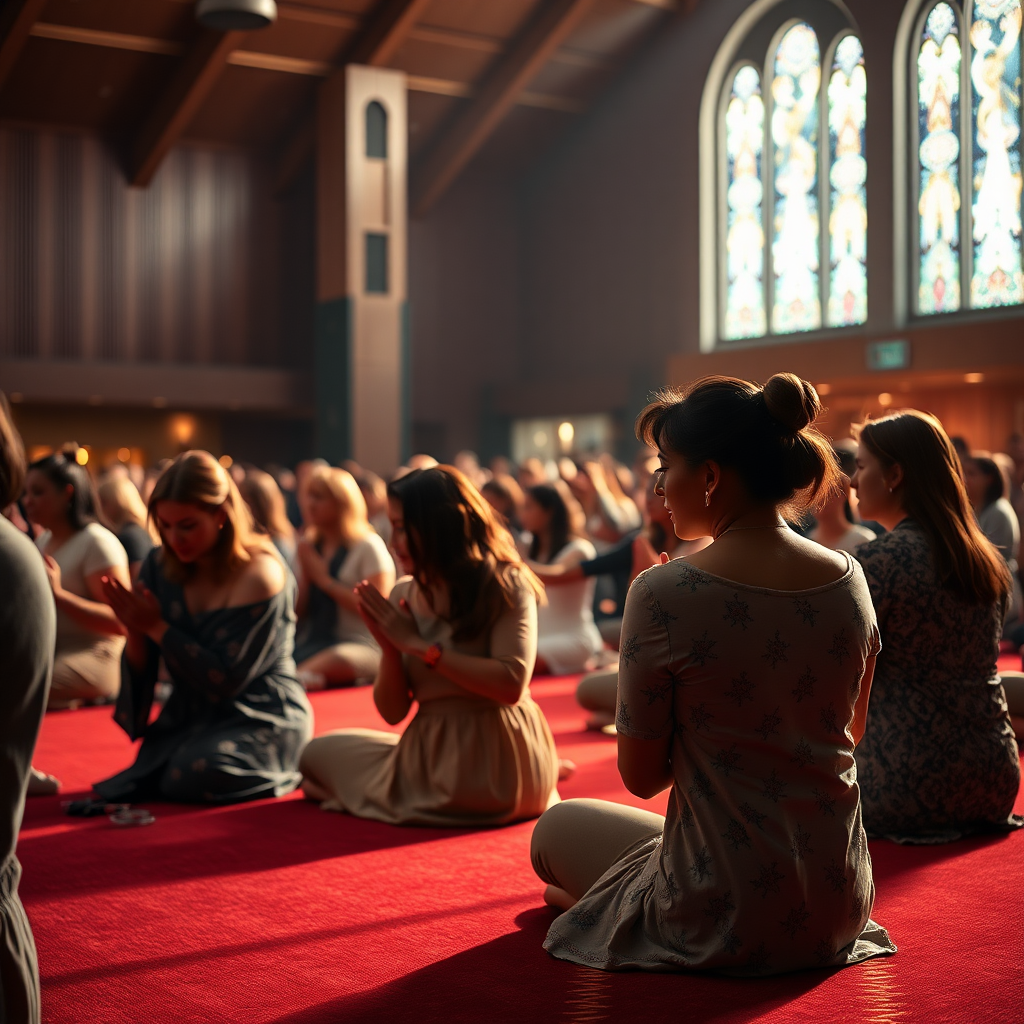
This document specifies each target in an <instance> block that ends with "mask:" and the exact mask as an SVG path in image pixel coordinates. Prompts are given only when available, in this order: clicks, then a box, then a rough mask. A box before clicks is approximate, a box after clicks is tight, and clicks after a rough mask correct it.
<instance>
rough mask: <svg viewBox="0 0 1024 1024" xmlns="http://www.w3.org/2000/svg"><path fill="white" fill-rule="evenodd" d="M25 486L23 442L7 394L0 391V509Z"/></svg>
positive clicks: (15, 498) (11, 500)
mask: <svg viewBox="0 0 1024 1024" xmlns="http://www.w3.org/2000/svg"><path fill="white" fill-rule="evenodd" d="M24 487H25V444H24V442H23V441H22V440H21V434H19V433H18V431H17V430H16V429H15V427H14V423H13V422H12V420H11V409H10V406H9V405H8V404H7V396H6V395H5V394H4V393H3V392H2V391H0V509H5V508H7V506H8V505H10V504H11V502H14V501H17V500H18V498H20V497H21V492H22V490H23V489H24Z"/></svg>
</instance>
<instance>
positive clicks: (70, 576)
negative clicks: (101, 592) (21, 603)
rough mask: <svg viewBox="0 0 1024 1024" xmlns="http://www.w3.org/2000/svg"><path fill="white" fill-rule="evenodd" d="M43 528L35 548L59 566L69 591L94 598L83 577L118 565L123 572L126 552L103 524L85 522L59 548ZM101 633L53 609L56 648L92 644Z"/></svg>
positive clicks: (126, 562) (63, 582)
mask: <svg viewBox="0 0 1024 1024" xmlns="http://www.w3.org/2000/svg"><path fill="white" fill-rule="evenodd" d="M51 543H52V536H51V534H50V531H49V530H47V531H46V532H45V533H44V534H42V535H41V536H40V537H39V538H38V539H37V540H36V545H37V546H38V548H39V550H40V551H42V552H44V553H45V554H47V555H49V556H50V557H51V558H53V560H54V561H55V562H56V563H57V564H58V565H59V566H60V579H61V586H62V587H63V588H64V589H65V590H67V591H69V592H70V593H72V594H77V595H78V596H79V597H84V598H85V599H86V600H89V601H94V600H95V598H94V597H93V595H92V594H91V593H90V592H89V587H88V584H87V583H86V579H87V578H88V577H89V576H92V575H93V574H94V573H97V572H102V571H103V570H104V569H110V568H112V567H113V566H121V567H122V568H123V569H124V570H125V574H126V575H127V571H128V555H127V554H126V553H125V550H124V547H123V546H122V545H121V542H120V541H119V540H118V539H117V537H115V536H114V535H113V534H112V533H111V532H110V531H109V530H108V529H107V528H106V527H105V526H100V524H99V523H89V524H88V525H87V526H86V527H85V528H84V529H82V530H79V531H78V532H77V533H76V534H74V535H72V536H71V537H69V538H68V540H66V541H65V542H64V543H63V544H61V545H60V547H51ZM100 636H101V634H99V633H94V632H93V631H92V630H91V629H86V627H85V626H81V625H79V624H78V623H77V622H75V621H74V620H73V619H72V618H71V617H70V616H69V615H68V614H67V613H66V612H63V611H61V610H60V609H59V608H58V609H57V650H58V651H60V650H65V649H68V648H76V649H77V648H83V647H89V646H91V645H92V644H94V643H95V642H96V641H97V640H98V639H99V638H100Z"/></svg>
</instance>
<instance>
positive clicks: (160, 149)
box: [129, 29, 246, 186]
mask: <svg viewBox="0 0 1024 1024" xmlns="http://www.w3.org/2000/svg"><path fill="white" fill-rule="evenodd" d="M245 35H246V33H245V32H214V31H212V30H210V29H204V30H203V33H202V35H201V36H200V37H199V38H198V39H197V40H196V42H195V43H194V44H193V45H192V47H191V48H190V49H189V51H188V52H187V53H186V54H185V56H184V57H183V58H182V60H181V63H180V64H179V65H178V69H177V71H176V72H175V74H174V77H173V78H172V79H171V81H170V82H169V83H168V85H167V88H166V89H164V92H163V94H162V95H161V96H160V98H159V99H158V100H157V102H156V104H155V106H154V107H153V109H152V110H151V112H150V114H149V116H148V117H147V118H146V120H145V122H144V123H143V125H142V128H141V129H140V130H139V132H138V134H137V135H136V137H135V141H134V143H133V145H132V148H131V152H130V156H129V177H130V180H131V183H132V184H133V185H143V186H144V185H148V184H149V183H150V182H151V181H152V180H153V175H154V174H156V171H157V168H158V167H159V166H160V163H161V161H162V160H163V158H164V157H165V156H166V155H167V153H168V152H169V150H170V149H171V147H172V146H173V145H174V144H175V143H176V142H177V141H178V139H179V138H180V137H181V133H182V132H183V131H184V130H185V129H186V128H187V127H188V125H189V122H190V121H191V120H192V118H193V117H194V116H195V113H196V111H197V110H198V109H199V107H200V106H201V105H202V103H203V100H205V99H206V97H207V96H208V95H209V93H210V90H211V89H212V88H213V86H214V84H215V83H216V81H217V78H218V77H219V76H220V73H221V71H222V70H223V69H224V65H225V64H226V63H227V60H228V57H229V56H230V54H231V52H232V50H234V49H236V48H237V46H238V44H239V43H240V42H241V41H242V39H244V38H245Z"/></svg>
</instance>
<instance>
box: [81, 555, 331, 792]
mask: <svg viewBox="0 0 1024 1024" xmlns="http://www.w3.org/2000/svg"><path fill="white" fill-rule="evenodd" d="M160 555H161V551H160V549H157V550H155V551H152V552H150V554H149V555H148V556H147V558H146V561H145V562H143V564H142V569H141V570H140V573H139V578H140V579H141V580H142V582H144V583H145V584H146V586H147V587H148V588H149V589H150V590H151V591H152V592H153V594H154V595H156V597H157V599H158V600H159V602H160V608H161V611H162V613H163V617H164V621H165V622H166V623H168V625H169V628H168V630H167V632H166V633H164V637H163V642H162V643H161V644H160V646H159V647H158V646H157V645H156V644H155V643H153V642H152V641H147V657H146V664H145V665H144V666H143V667H142V668H141V669H140V670H136V669H134V668H132V666H131V665H130V664H129V663H128V657H127V655H125V657H124V659H123V660H122V663H121V672H122V682H121V692H120V694H119V696H118V698H117V707H116V709H115V712H114V719H115V720H116V721H117V723H118V725H120V726H121V728H122V729H124V731H125V732H127V733H128V735H129V736H130V737H131V738H132V739H133V740H134V739H138V738H139V737H140V736H141V737H142V745H141V746H140V748H139V754H138V757H137V758H136V760H135V763H134V764H133V765H132V766H131V767H130V768H127V769H125V770H124V771H123V772H119V773H118V774H117V775H114V776H113V777H111V778H109V779H106V780H105V781H103V782H99V783H97V784H96V785H95V786H94V788H95V790H96V791H97V792H98V793H99V794H100V795H101V796H103V797H105V798H106V799H108V800H124V801H134V800H144V799H154V798H163V799H166V800H176V801H182V802H184V803H234V802H237V801H241V800H255V799H258V798H260V797H269V796H283V795H284V794H285V793H289V792H291V791H292V790H293V789H295V787H296V786H297V785H298V784H299V783H300V782H301V781H302V776H301V775H300V773H299V771H298V767H297V766H298V762H299V754H300V753H301V751H302V748H303V746H304V745H305V744H306V742H307V741H308V740H309V738H310V736H311V735H312V732H313V710H312V708H311V707H310V705H309V701H308V700H307V699H306V695H305V693H304V692H303V690H302V687H301V686H300V685H299V682H298V680H297V679H296V676H295V662H294V661H293V660H292V645H293V642H294V637H295V612H294V610H293V609H294V605H295V581H294V579H293V577H292V575H291V573H288V577H287V578H288V582H287V584H286V585H285V588H284V589H283V590H282V591H281V592H280V593H278V594H275V595H274V596H273V597H271V598H269V599H268V600H266V601H259V602H257V603H255V604H249V605H243V606H240V607H237V608H223V609H216V610H213V611H208V612H200V613H197V614H195V615H192V614H191V613H190V612H189V610H188V607H187V605H186V603H185V595H184V592H183V591H182V589H181V587H180V586H179V585H178V584H176V583H172V582H171V581H170V580H168V579H167V578H166V577H165V576H164V575H163V572H162V571H161V568H160V561H159V559H160ZM161 654H162V655H163V657H164V660H165V661H166V664H167V668H168V671H169V672H170V674H171V679H172V681H173V690H172V692H171V696H170V697H169V698H168V700H167V703H166V704H165V705H164V707H163V710H162V711H161V712H160V716H159V717H158V718H157V719H156V720H155V721H154V722H152V723H149V717H150V710H151V709H152V706H153V690H154V687H155V686H156V681H157V670H158V668H159V663H160V655H161ZM147 723H149V724H147Z"/></svg>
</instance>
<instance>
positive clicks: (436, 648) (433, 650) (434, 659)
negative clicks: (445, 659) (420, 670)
mask: <svg viewBox="0 0 1024 1024" xmlns="http://www.w3.org/2000/svg"><path fill="white" fill-rule="evenodd" d="M440 660H441V645H440V644H431V645H430V646H429V647H428V648H427V649H426V650H425V651H424V652H423V664H424V665H426V666H427V668H435V667H436V666H437V663H438V662H439V661H440Z"/></svg>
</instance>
